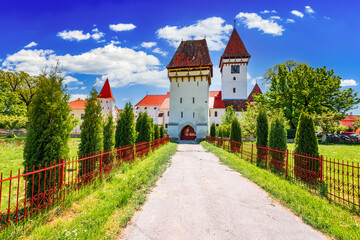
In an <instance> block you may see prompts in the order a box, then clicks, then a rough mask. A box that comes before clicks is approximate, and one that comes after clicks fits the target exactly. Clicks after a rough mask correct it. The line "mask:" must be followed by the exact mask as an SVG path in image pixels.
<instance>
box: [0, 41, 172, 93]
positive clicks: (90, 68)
mask: <svg viewBox="0 0 360 240" xmlns="http://www.w3.org/2000/svg"><path fill="white" fill-rule="evenodd" d="M57 61H59V62H60V64H61V65H62V67H63V70H64V72H65V73H79V74H90V75H95V76H101V77H98V78H97V82H96V85H97V86H102V85H103V83H104V81H105V80H106V78H107V77H108V78H109V80H110V81H111V86H112V87H121V86H126V85H133V84H143V85H151V86H157V87H160V88H161V87H164V88H165V87H169V80H168V78H167V71H166V69H165V68H163V67H162V66H161V64H160V61H159V59H158V58H156V57H155V56H153V55H148V54H146V53H145V52H143V51H135V50H133V49H130V48H125V47H120V46H115V45H114V44H108V45H106V46H103V47H99V48H95V49H92V50H90V51H88V52H85V53H82V54H79V55H70V54H66V55H56V54H55V53H54V51H52V50H30V49H29V50H25V49H23V50H21V51H19V52H17V53H14V54H12V55H8V56H7V58H6V59H5V60H4V61H3V63H2V66H3V68H5V69H8V70H18V71H20V70H21V71H25V72H28V73H29V74H32V75H37V74H39V73H40V72H41V69H42V68H43V67H44V66H50V65H55V64H56V62H57Z"/></svg>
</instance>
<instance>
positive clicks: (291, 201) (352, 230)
mask: <svg viewBox="0 0 360 240" xmlns="http://www.w3.org/2000/svg"><path fill="white" fill-rule="evenodd" d="M201 145H203V146H204V147H205V148H206V149H207V150H209V151H210V152H212V153H214V154H215V155H216V156H217V157H218V158H219V159H220V160H221V161H222V162H223V163H225V164H227V165H228V166H230V167H231V168H232V169H234V170H235V171H238V172H240V173H241V174H242V175H243V176H244V177H246V178H248V179H250V180H251V181H253V182H254V183H256V184H257V185H259V186H260V187H262V188H263V189H264V190H265V191H267V192H268V193H269V194H270V195H271V196H272V197H274V198H276V199H277V200H279V201H280V202H281V203H282V204H283V205H284V206H286V207H288V208H289V209H291V210H292V211H293V212H294V213H295V214H296V215H298V216H299V217H301V218H302V219H303V221H304V222H306V223H308V224H309V225H311V226H313V227H314V228H316V229H318V230H320V231H322V232H323V233H325V234H326V235H328V236H331V237H335V238H337V239H358V238H359V236H360V218H359V216H357V215H353V214H351V212H350V211H349V210H347V209H345V208H343V207H341V206H338V205H336V204H334V203H330V202H329V201H328V200H326V199H325V198H321V197H319V196H316V195H314V194H312V193H311V192H309V191H308V190H306V189H304V188H302V187H301V186H299V185H297V184H296V183H292V182H290V181H288V180H286V179H284V178H283V177H280V176H278V175H276V174H273V173H271V172H270V171H268V170H265V169H261V168H259V167H257V166H255V165H253V164H251V163H249V162H247V161H244V160H242V159H241V158H240V156H239V155H237V154H234V153H229V152H227V151H225V150H223V149H221V148H218V147H215V146H213V145H212V144H210V143H207V142H202V143H201Z"/></svg>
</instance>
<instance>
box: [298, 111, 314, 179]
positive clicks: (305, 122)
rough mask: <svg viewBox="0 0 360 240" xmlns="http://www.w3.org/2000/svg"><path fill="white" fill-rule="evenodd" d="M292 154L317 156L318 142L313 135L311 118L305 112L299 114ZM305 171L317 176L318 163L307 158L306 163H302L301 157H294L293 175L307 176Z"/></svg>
mask: <svg viewBox="0 0 360 240" xmlns="http://www.w3.org/2000/svg"><path fill="white" fill-rule="evenodd" d="M294 153H296V154H299V155H308V156H313V157H318V156H319V148H318V141H317V138H316V134H315V126H314V122H313V119H312V117H311V116H310V115H309V114H307V113H305V112H302V113H301V114H300V119H299V124H298V128H297V130H296V136H295V150H294ZM307 170H310V171H311V172H313V173H317V174H319V172H320V161H318V160H316V159H312V158H307V159H306V162H304V158H303V157H295V174H296V175H298V176H300V177H303V176H305V175H308V173H309V172H308V171H307Z"/></svg>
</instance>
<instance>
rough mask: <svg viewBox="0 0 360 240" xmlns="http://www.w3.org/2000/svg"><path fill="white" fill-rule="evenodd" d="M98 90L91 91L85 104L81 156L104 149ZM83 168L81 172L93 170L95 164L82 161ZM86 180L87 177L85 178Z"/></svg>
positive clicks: (80, 147)
mask: <svg viewBox="0 0 360 240" xmlns="http://www.w3.org/2000/svg"><path fill="white" fill-rule="evenodd" d="M97 95H98V93H97V91H96V90H95V88H93V89H92V90H91V91H90V97H89V98H88V99H87V101H86V104H85V114H84V117H83V122H82V124H81V141H80V145H79V156H80V157H81V156H84V155H86V154H92V153H97V152H99V151H101V150H102V149H103V147H104V146H103V124H102V121H103V117H102V114H101V104H100V100H98V98H97ZM80 169H82V171H81V172H79V174H81V176H84V175H85V174H87V173H89V172H92V171H93V170H94V169H95V164H89V162H88V161H81V167H80ZM84 180H85V179H84Z"/></svg>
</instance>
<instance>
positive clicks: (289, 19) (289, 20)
mask: <svg viewBox="0 0 360 240" xmlns="http://www.w3.org/2000/svg"><path fill="white" fill-rule="evenodd" d="M286 22H287V23H294V22H295V21H294V19H291V18H288V19H286Z"/></svg>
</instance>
